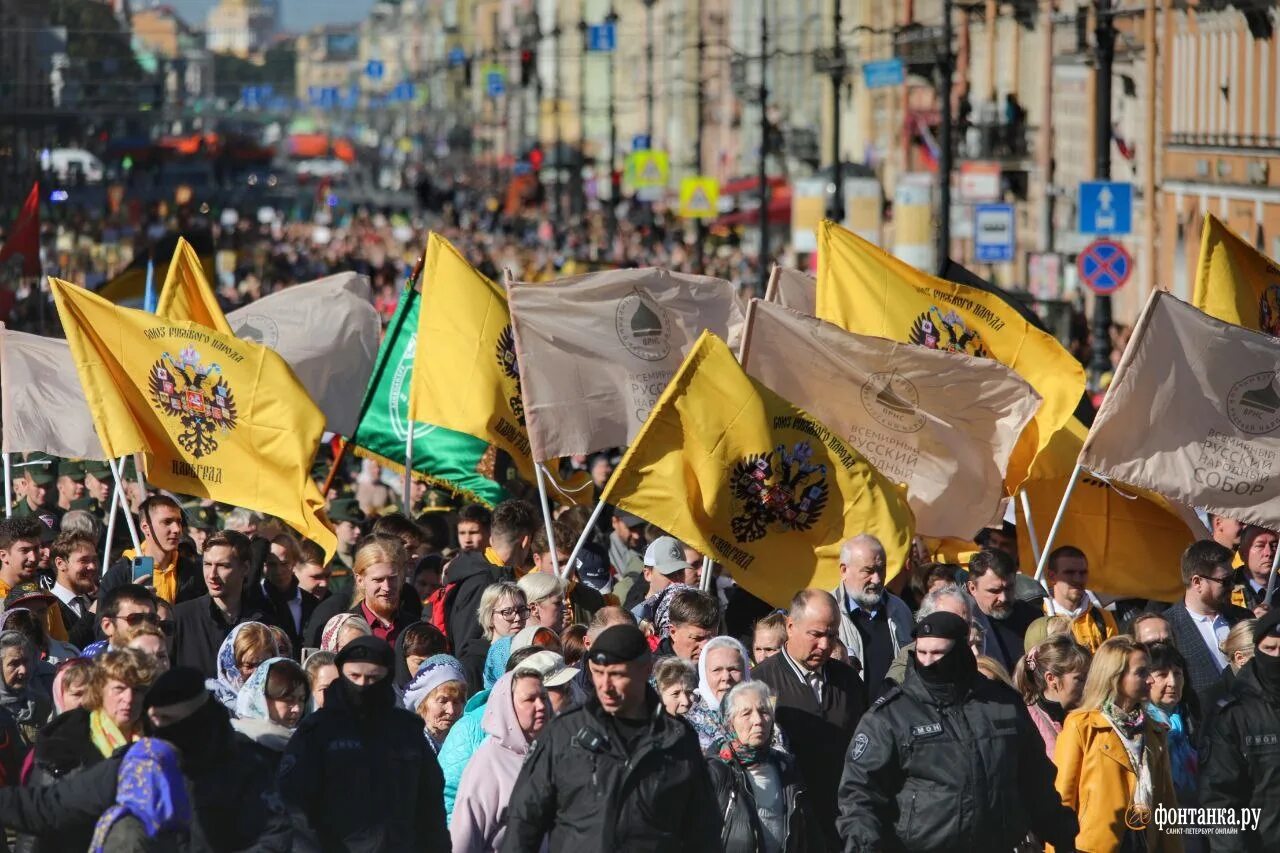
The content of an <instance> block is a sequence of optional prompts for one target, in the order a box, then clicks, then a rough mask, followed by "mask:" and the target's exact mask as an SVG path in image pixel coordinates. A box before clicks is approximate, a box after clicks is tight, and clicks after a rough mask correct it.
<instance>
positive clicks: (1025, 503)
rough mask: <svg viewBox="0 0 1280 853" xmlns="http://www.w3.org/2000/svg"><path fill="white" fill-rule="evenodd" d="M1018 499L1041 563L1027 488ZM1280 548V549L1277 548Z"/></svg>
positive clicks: (1029, 537) (1038, 561)
mask: <svg viewBox="0 0 1280 853" xmlns="http://www.w3.org/2000/svg"><path fill="white" fill-rule="evenodd" d="M1018 499H1019V500H1020V501H1021V502H1022V518H1023V519H1024V520H1025V521H1026V522H1027V539H1028V540H1029V541H1030V542H1031V559H1033V560H1035V561H1036V565H1037V566H1038V565H1040V543H1039V542H1038V541H1036V526H1035V523H1034V522H1033V521H1032V520H1031V498H1029V497H1027V490H1026V489H1018ZM1277 550H1280V549H1277Z"/></svg>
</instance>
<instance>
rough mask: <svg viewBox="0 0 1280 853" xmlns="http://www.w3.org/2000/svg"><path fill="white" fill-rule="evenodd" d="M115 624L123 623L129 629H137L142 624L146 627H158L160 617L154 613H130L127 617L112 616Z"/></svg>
mask: <svg viewBox="0 0 1280 853" xmlns="http://www.w3.org/2000/svg"><path fill="white" fill-rule="evenodd" d="M111 618H112V619H115V620H116V621H117V622H124V624H126V625H128V626H129V627H130V628H137V627H138V626H139V625H141V624H143V623H144V622H145V623H146V624H148V625H159V624H160V617H159V616H156V614H154V613H130V614H129V615H128V616H113V617H111Z"/></svg>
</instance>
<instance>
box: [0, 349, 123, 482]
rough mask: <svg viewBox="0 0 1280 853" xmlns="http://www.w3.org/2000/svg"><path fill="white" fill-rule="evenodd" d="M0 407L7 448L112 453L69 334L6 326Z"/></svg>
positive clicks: (92, 455) (91, 455) (71, 454)
mask: <svg viewBox="0 0 1280 853" xmlns="http://www.w3.org/2000/svg"><path fill="white" fill-rule="evenodd" d="M0 410H2V414H0V417H3V419H4V442H3V445H4V452H5V453H29V452H31V451H34V450H39V451H41V452H43V453H48V454H51V455H53V456H62V457H65V458H68V459H106V458H107V454H106V452H105V451H104V450H103V449H102V442H100V441H98V433H97V432H96V431H95V430H94V427H93V416H92V415H90V414H89V403H88V402H87V401H86V400H85V396H84V388H83V387H81V385H80V376H79V374H77V373H76V364H75V361H74V360H73V359H72V358H71V347H70V346H69V345H68V344H67V342H66V341H64V340H60V339H57V338H44V337H41V336H39V335H29V334H27V333H26V332H12V331H9V330H8V329H5V328H3V326H0Z"/></svg>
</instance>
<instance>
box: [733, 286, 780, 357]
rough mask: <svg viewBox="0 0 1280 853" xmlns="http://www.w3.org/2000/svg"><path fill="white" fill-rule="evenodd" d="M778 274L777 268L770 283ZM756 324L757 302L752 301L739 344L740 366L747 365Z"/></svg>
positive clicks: (749, 304) (748, 307) (748, 306)
mask: <svg viewBox="0 0 1280 853" xmlns="http://www.w3.org/2000/svg"><path fill="white" fill-rule="evenodd" d="M777 272H778V268H777V267H776V266H775V267H774V268H773V274H772V275H770V277H769V281H771V282H772V281H773V280H774V276H775V275H776V274H777ZM755 322H756V300H755V299H752V300H751V301H750V302H748V303H747V318H746V320H744V321H743V323H742V342H741V343H739V344H738V364H746V363H747V350H748V349H749V348H750V346H751V327H752V326H754V325H755Z"/></svg>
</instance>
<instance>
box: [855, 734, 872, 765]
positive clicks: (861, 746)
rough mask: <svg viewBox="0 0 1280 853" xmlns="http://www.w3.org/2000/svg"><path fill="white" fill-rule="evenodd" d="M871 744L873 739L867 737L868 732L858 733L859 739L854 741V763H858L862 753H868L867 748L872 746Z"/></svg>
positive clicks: (856, 738)
mask: <svg viewBox="0 0 1280 853" xmlns="http://www.w3.org/2000/svg"><path fill="white" fill-rule="evenodd" d="M870 743H871V738H869V737H867V733H866V732H858V735H857V737H855V738H854V739H853V760H854V761H857V760H858V759H859V758H861V757H862V753H864V752H866V751H867V746H868V745H870Z"/></svg>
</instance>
